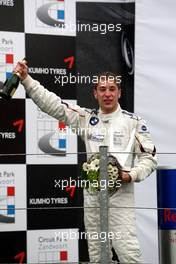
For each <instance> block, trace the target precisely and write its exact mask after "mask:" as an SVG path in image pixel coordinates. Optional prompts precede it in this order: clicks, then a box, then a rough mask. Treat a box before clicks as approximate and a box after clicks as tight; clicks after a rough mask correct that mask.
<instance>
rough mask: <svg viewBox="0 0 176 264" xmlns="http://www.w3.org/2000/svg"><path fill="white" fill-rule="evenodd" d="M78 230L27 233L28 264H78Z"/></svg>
mask: <svg viewBox="0 0 176 264" xmlns="http://www.w3.org/2000/svg"><path fill="white" fill-rule="evenodd" d="M76 237H78V229H50V230H35V231H32V230H31V231H27V252H28V263H29V264H30V263H31V264H33V263H68V262H69V263H78V239H77V238H76Z"/></svg>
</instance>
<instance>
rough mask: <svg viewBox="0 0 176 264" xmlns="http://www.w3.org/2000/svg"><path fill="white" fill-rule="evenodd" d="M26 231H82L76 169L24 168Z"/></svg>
mask: <svg viewBox="0 0 176 264" xmlns="http://www.w3.org/2000/svg"><path fill="white" fill-rule="evenodd" d="M27 186H28V188H27V207H28V210H27V219H28V220H27V226H28V229H30V230H31V229H51V227H52V228H75V227H80V226H81V227H82V224H83V219H82V214H83V209H82V203H83V199H82V189H81V188H80V187H79V185H78V182H77V166H76V165H27Z"/></svg>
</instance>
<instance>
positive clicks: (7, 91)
mask: <svg viewBox="0 0 176 264" xmlns="http://www.w3.org/2000/svg"><path fill="white" fill-rule="evenodd" d="M26 63H27V61H26V59H23V60H22V61H21V62H18V63H17V65H16V67H15V68H14V70H13V74H12V76H11V77H10V78H7V79H6V81H5V83H4V84H3V87H2V88H1V89H0V96H1V97H2V98H4V99H7V100H9V99H11V98H12V96H13V94H14V93H15V91H16V89H17V87H18V85H19V82H20V80H24V79H25V78H26V77H27V65H26Z"/></svg>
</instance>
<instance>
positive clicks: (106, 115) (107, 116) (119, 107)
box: [99, 103, 122, 119]
mask: <svg viewBox="0 0 176 264" xmlns="http://www.w3.org/2000/svg"><path fill="white" fill-rule="evenodd" d="M121 110H122V109H121V106H120V104H119V103H118V105H117V109H116V110H115V111H114V112H112V113H109V114H105V113H103V112H102V110H101V109H99V114H100V116H101V118H103V119H111V118H113V117H114V116H117V115H118V114H120V112H121Z"/></svg>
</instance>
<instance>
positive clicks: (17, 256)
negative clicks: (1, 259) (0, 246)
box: [14, 251, 25, 264]
mask: <svg viewBox="0 0 176 264" xmlns="http://www.w3.org/2000/svg"><path fill="white" fill-rule="evenodd" d="M24 257H25V252H24V251H23V252H20V253H19V254H18V255H16V256H15V257H14V259H19V264H23V261H24Z"/></svg>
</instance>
